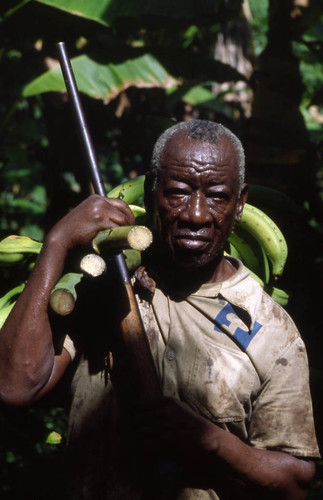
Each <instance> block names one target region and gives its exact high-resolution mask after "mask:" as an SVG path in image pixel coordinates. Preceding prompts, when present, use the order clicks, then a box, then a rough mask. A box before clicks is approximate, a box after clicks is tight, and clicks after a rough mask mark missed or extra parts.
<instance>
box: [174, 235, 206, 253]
mask: <svg viewBox="0 0 323 500" xmlns="http://www.w3.org/2000/svg"><path fill="white" fill-rule="evenodd" d="M173 241H174V244H175V246H178V247H180V248H182V249H183V250H188V251H203V250H205V248H206V247H207V246H208V245H209V244H210V243H211V242H212V238H211V237H210V236H209V235H207V234H205V233H191V232H178V233H176V234H175V235H174V237H173Z"/></svg>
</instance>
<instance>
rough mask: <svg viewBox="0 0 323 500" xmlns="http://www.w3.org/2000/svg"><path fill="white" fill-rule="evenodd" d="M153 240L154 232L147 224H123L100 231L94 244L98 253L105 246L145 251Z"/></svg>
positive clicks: (107, 247)
mask: <svg viewBox="0 0 323 500" xmlns="http://www.w3.org/2000/svg"><path fill="white" fill-rule="evenodd" d="M152 240H153V237H152V233H151V231H150V230H149V229H148V228H147V227H146V226H122V227H115V228H113V229H105V230H104V231H100V232H99V233H98V234H97V235H96V237H95V238H94V239H93V241H92V246H93V248H94V250H95V251H96V252H97V253H100V251H101V250H102V249H104V248H106V249H112V248H123V249H127V248H132V249H133V250H140V251H143V250H146V248H148V246H149V245H150V244H151V243H152Z"/></svg>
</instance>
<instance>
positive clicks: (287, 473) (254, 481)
mask: <svg viewBox="0 0 323 500" xmlns="http://www.w3.org/2000/svg"><path fill="white" fill-rule="evenodd" d="M134 428H135V431H136V433H134V434H136V435H137V439H138V445H139V446H144V447H145V448H146V449H147V450H148V451H150V452H153V453H158V454H161V455H165V456H168V457H172V458H175V462H176V461H178V463H179V464H182V466H181V467H180V468H181V470H182V471H185V472H184V477H183V483H184V484H185V485H186V486H191V487H193V488H201V489H210V488H211V489H214V490H215V491H218V492H221V489H222V488H223V491H224V498H231V496H230V495H229V496H226V495H228V491H229V492H230V494H231V495H233V496H234V494H235V493H237V494H238V495H239V498H241V499H244V498H246V499H248V500H252V499H254V500H257V499H258V498H263V499H272V500H277V499H284V500H303V499H305V498H306V494H307V491H308V488H309V484H310V482H311V480H312V479H313V476H314V473H315V465H314V463H313V462H312V461H307V460H303V459H300V458H296V457H293V456H291V455H288V454H287V453H283V452H278V451H268V450H260V449H256V448H254V447H251V446H249V445H248V444H246V443H244V442H243V441H241V440H240V439H239V438H238V437H237V436H235V435H234V434H231V433H230V432H227V431H225V430H223V429H221V428H220V427H218V426H217V425H216V424H214V423H212V422H210V421H209V420H207V419H205V418H203V417H201V416H199V415H197V414H196V413H194V412H192V410H191V409H190V408H189V407H188V406H187V405H185V404H183V403H178V402H176V401H175V400H173V399H171V398H166V397H162V398H159V399H157V400H155V401H154V402H149V403H148V402H147V403H146V404H144V405H143V406H142V407H141V409H140V410H139V411H138V413H136V416H135V419H134Z"/></svg>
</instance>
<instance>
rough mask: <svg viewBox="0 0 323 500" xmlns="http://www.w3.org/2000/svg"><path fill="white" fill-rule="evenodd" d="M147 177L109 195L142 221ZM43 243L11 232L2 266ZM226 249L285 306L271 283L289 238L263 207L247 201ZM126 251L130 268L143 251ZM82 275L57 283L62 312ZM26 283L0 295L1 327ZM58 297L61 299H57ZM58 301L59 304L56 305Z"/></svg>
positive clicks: (3, 244) (1, 245)
mask: <svg viewBox="0 0 323 500" xmlns="http://www.w3.org/2000/svg"><path fill="white" fill-rule="evenodd" d="M144 181H145V176H144V175H140V176H138V177H136V178H135V179H131V180H129V181H126V182H124V183H122V184H120V185H119V186H117V187H115V188H113V189H112V190H111V191H110V192H109V193H108V197H110V198H119V199H122V200H123V201H125V202H126V203H128V204H129V206H130V208H131V210H132V212H133V213H134V216H135V217H136V223H139V224H145V220H148V219H147V217H146V211H145V209H144V208H143V206H142V205H143V195H144ZM263 189H265V190H266V189H267V188H262V187H261V186H260V187H259V186H258V187H257V189H256V190H254V192H255V193H258V194H259V190H260V193H262V194H263ZM267 191H268V189H267ZM267 191H266V193H265V194H266V195H267V198H268V197H269V198H270V195H271V194H272V193H271V192H270V193H269V192H267ZM283 201H284V200H283ZM135 202H136V204H134V203H135ZM41 247H42V243H40V242H38V241H35V240H33V239H31V238H29V237H27V236H16V235H12V236H8V237H7V238H5V239H4V240H2V241H0V266H13V265H15V264H20V263H24V262H31V263H32V261H33V259H35V258H36V257H37V254H38V253H39V252H40V250H41ZM94 247H95V245H94ZM226 252H227V253H228V254H229V255H232V256H233V257H237V258H239V259H240V260H241V261H242V262H243V263H244V265H245V266H246V267H247V268H248V269H249V270H250V272H251V273H252V275H253V276H254V278H255V279H257V280H258V281H259V283H260V284H261V286H262V287H263V288H264V289H265V290H266V291H267V293H269V294H270V295H271V296H272V298H273V299H274V300H276V301H277V302H278V303H279V304H281V305H283V306H284V305H286V304H287V303H288V299H289V295H288V294H287V293H286V292H285V291H283V290H280V289H279V288H277V287H274V286H272V285H271V281H272V278H273V279H277V278H278V277H279V276H281V275H282V273H283V269H284V266H285V263H286V259H287V245H286V241H285V238H284V236H283V234H282V233H281V231H280V229H279V228H278V226H277V224H276V223H275V222H274V221H273V220H272V219H271V218H270V217H268V215H266V214H265V213H264V212H263V211H262V210H260V209H259V208H256V207H255V206H253V205H250V204H246V205H245V207H244V210H243V215H242V219H241V222H239V223H237V224H236V225H235V227H234V229H233V231H232V233H231V235H230V236H229V239H228V245H227V248H226ZM124 253H125V256H126V263H127V266H128V268H130V269H133V268H134V267H136V266H138V265H139V264H140V259H141V255H140V251H138V250H132V249H130V250H124ZM82 276H83V274H82V273H81V274H80V273H67V275H64V276H63V277H62V278H61V279H60V280H59V281H58V283H57V284H56V286H55V287H54V289H53V291H52V299H51V304H52V306H53V308H54V309H55V310H56V311H57V312H58V313H59V314H68V313H69V312H70V311H71V310H72V309H73V307H74V303H75V300H76V291H75V287H76V285H77V284H78V283H79V282H80V281H81V279H82ZM23 287H24V284H22V285H19V286H18V287H16V288H14V289H13V290H10V291H9V292H8V293H7V294H5V295H4V296H3V297H2V298H0V328H1V326H2V324H3V322H4V321H5V319H6V317H7V316H8V314H9V312H10V311H11V309H12V307H13V306H14V303H15V302H14V300H13V299H15V298H16V297H17V296H18V295H19V293H21V291H22V290H23ZM64 295H66V298H67V301H66V304H67V305H64V304H63V305H62V302H61V298H62V297H63V296H64ZM55 297H56V299H57V298H60V300H55ZM64 300H65V299H64ZM64 300H63V302H64ZM55 303H56V304H58V306H55V305H53V304H55ZM62 311H63V312H62Z"/></svg>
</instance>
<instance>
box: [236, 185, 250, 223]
mask: <svg viewBox="0 0 323 500" xmlns="http://www.w3.org/2000/svg"><path fill="white" fill-rule="evenodd" d="M247 199H248V184H246V183H245V182H244V183H243V186H242V189H241V193H240V197H239V201H238V205H237V211H236V216H235V222H240V221H241V217H242V212H243V207H244V205H245V203H246V202H247Z"/></svg>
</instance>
